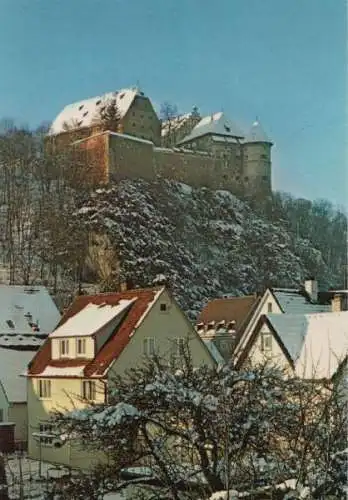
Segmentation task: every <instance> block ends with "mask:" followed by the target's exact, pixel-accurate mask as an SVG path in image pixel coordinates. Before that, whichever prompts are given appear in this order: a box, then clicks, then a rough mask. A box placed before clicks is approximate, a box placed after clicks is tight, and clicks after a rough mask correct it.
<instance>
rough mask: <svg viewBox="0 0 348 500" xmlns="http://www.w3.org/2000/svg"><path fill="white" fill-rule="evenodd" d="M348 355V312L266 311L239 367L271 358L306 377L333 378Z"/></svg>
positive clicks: (317, 378)
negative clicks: (297, 312) (286, 312)
mask: <svg viewBox="0 0 348 500" xmlns="http://www.w3.org/2000/svg"><path fill="white" fill-rule="evenodd" d="M347 355H348V311H339V312H326V313H312V314H265V315H263V316H261V318H260V319H259V321H258V323H257V324H256V326H255V328H254V330H253V332H252V335H251V336H250V338H249V340H248V342H247V345H246V347H245V349H244V351H243V354H242V356H241V357H240V358H239V359H238V362H237V368H242V367H243V366H244V365H250V364H251V365H258V364H263V363H265V362H267V361H269V362H271V363H272V364H273V363H274V364H276V365H277V366H279V367H281V368H283V369H285V370H286V371H288V372H289V373H292V374H295V375H296V376H298V377H300V378H303V379H310V380H323V379H325V380H331V379H332V378H333V377H334V376H335V375H336V374H337V372H338V371H339V370H340V367H341V366H342V365H343V364H344V363H346V360H347Z"/></svg>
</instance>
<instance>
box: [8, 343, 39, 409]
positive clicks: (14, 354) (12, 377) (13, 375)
mask: <svg viewBox="0 0 348 500" xmlns="http://www.w3.org/2000/svg"><path fill="white" fill-rule="evenodd" d="M33 356H34V353H33V352H32V351H20V350H16V349H7V348H4V347H0V383H1V385H2V387H3V388H4V391H5V393H6V397H7V399H8V401H9V402H10V403H22V402H25V401H26V400H27V389H26V380H25V378H24V377H21V374H23V372H25V371H26V369H27V366H28V364H29V362H30V361H31V360H32V358H33Z"/></svg>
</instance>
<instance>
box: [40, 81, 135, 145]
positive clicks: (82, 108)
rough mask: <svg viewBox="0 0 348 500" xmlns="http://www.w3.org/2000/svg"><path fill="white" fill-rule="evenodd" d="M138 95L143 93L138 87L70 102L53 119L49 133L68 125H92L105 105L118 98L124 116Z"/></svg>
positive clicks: (119, 107) (61, 130) (70, 126)
mask: <svg viewBox="0 0 348 500" xmlns="http://www.w3.org/2000/svg"><path fill="white" fill-rule="evenodd" d="M137 95H143V93H141V92H139V89H137V88H131V89H121V90H119V91H118V92H108V93H106V94H103V95H101V96H96V97H92V98H90V99H85V100H84V101H78V102H74V103H73V104H69V105H68V106H65V108H64V109H63V110H62V111H61V112H60V113H59V115H58V116H57V117H56V119H55V120H54V121H53V123H52V125H51V127H50V130H49V134H50V135H54V134H59V133H60V132H64V131H65V130H67V127H68V128H73V129H74V128H80V127H89V126H91V125H92V124H93V123H94V122H95V121H98V117H99V113H100V111H101V109H102V108H103V106H105V104H107V103H108V102H109V101H110V100H112V99H116V105H117V109H118V111H119V114H120V117H121V118H123V117H124V116H125V115H126V113H127V111H128V110H129V108H130V107H131V105H132V103H133V101H134V99H135V97H136V96H137Z"/></svg>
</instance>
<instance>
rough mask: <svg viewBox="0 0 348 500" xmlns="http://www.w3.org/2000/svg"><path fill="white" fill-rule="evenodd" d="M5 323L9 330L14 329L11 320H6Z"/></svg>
mask: <svg viewBox="0 0 348 500" xmlns="http://www.w3.org/2000/svg"><path fill="white" fill-rule="evenodd" d="M6 323H7V325H8V326H9V328H14V327H15V325H14V322H13V321H12V319H8V320H7V321H6Z"/></svg>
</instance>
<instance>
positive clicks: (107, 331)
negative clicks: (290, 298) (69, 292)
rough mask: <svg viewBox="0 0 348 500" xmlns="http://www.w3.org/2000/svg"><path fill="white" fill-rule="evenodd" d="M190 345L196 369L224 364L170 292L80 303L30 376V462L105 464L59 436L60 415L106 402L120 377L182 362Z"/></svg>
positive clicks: (157, 290) (44, 349)
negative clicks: (155, 360)
mask: <svg viewBox="0 0 348 500" xmlns="http://www.w3.org/2000/svg"><path fill="white" fill-rule="evenodd" d="M186 342H188V344H189V348H190V351H191V354H192V361H193V363H194V365H197V366H198V365H200V364H207V365H209V366H215V365H216V362H215V360H214V358H213V357H212V355H211V354H210V351H209V349H208V348H207V346H206V345H205V344H204V342H203V341H202V340H201V339H200V337H199V335H197V333H196V331H195V330H194V328H193V327H192V325H191V324H190V322H189V321H188V320H187V318H186V317H185V315H184V314H183V313H182V311H181V310H180V309H179V307H178V305H177V304H176V302H175V301H174V299H173V298H172V296H171V294H170V293H169V292H168V291H167V290H166V289H165V288H154V289H136V290H131V291H125V292H120V293H111V294H101V295H97V296H81V297H78V298H77V299H76V300H75V302H74V303H73V304H72V306H71V307H70V309H69V310H68V311H67V312H66V314H65V315H64V316H63V318H62V321H61V322H60V324H59V325H58V327H57V328H56V330H55V331H54V332H52V334H50V336H49V337H48V339H47V340H46V342H45V344H44V345H43V347H42V349H41V350H40V351H39V352H38V353H37V355H36V356H35V357H34V359H33V361H32V363H31V364H30V366H29V369H28V374H27V381H28V382H27V384H28V406H29V431H28V432H29V455H30V457H32V458H35V459H37V458H38V457H41V458H42V459H43V460H47V461H49V462H54V463H59V464H65V465H67V466H70V467H77V468H89V467H91V466H92V465H95V463H96V462H98V461H100V460H102V455H100V456H93V457H92V456H91V455H90V454H88V453H87V452H86V450H83V449H81V448H80V447H79V445H78V443H76V441H74V440H65V438H64V437H63V436H59V435H57V434H56V432H55V429H54V427H53V425H52V424H51V423H50V422H49V418H50V415H51V414H52V412H54V410H60V411H62V410H63V411H67V410H71V409H73V408H81V407H84V406H86V405H88V404H90V403H91V402H93V403H103V402H105V398H106V395H107V391H108V388H109V387H110V386H111V385H112V383H113V382H112V381H113V378H114V376H115V375H116V374H118V375H122V374H125V373H126V372H127V370H129V369H131V368H132V367H139V365H141V363H143V362H145V361H146V359H147V358H148V357H151V356H152V355H155V354H156V355H158V356H160V357H161V358H163V359H164V360H165V359H167V360H168V362H169V361H170V360H172V359H173V357H174V358H176V359H177V360H179V359H180V355H181V354H182V350H183V346H184V345H185V343H186Z"/></svg>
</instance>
